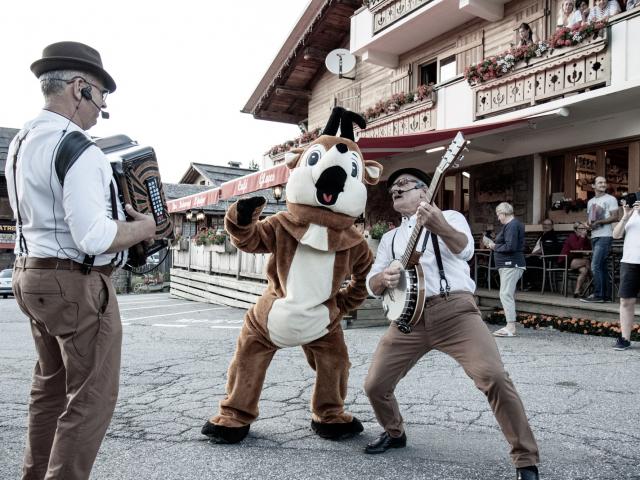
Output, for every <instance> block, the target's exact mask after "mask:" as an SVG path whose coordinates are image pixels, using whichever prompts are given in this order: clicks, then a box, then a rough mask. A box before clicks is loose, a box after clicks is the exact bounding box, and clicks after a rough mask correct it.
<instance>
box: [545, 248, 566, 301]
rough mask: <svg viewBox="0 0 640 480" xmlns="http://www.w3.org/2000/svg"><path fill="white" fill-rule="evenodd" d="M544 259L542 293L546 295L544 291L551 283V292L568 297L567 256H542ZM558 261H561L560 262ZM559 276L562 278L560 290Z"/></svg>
mask: <svg viewBox="0 0 640 480" xmlns="http://www.w3.org/2000/svg"><path fill="white" fill-rule="evenodd" d="M540 258H541V259H542V288H541V290H540V293H544V289H545V287H546V285H547V281H548V283H549V289H550V290H551V292H553V293H555V292H556V290H557V291H558V293H560V292H562V294H563V295H564V296H565V297H566V296H567V279H568V276H567V256H566V255H541V256H540ZM558 260H561V261H560V262H558ZM558 276H559V277H560V288H558Z"/></svg>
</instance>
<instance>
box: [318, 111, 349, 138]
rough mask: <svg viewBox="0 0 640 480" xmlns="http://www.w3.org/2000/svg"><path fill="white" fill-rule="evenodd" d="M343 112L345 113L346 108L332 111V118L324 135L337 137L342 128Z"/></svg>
mask: <svg viewBox="0 0 640 480" xmlns="http://www.w3.org/2000/svg"><path fill="white" fill-rule="evenodd" d="M342 112H344V108H342V107H333V110H332V111H331V116H330V117H329V120H327V124H326V125H325V127H324V130H322V135H331V136H334V137H335V136H336V134H337V133H338V127H340V120H341V119H342Z"/></svg>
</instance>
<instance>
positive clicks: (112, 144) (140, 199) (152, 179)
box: [95, 135, 174, 270]
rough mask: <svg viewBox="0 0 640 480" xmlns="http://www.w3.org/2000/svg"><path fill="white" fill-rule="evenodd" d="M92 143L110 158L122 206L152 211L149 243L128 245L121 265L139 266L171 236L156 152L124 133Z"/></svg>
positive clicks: (146, 212) (167, 242)
mask: <svg viewBox="0 0 640 480" xmlns="http://www.w3.org/2000/svg"><path fill="white" fill-rule="evenodd" d="M95 143H96V145H98V147H99V148H100V149H101V150H102V151H103V152H104V153H105V154H106V155H107V156H108V157H109V159H110V161H111V169H112V170H113V176H114V178H115V179H116V182H117V183H118V190H119V194H118V196H119V200H120V203H121V204H122V205H123V208H124V205H125V204H127V203H129V204H131V206H132V207H133V209H134V210H135V211H137V212H139V213H144V214H148V213H150V214H152V215H153V218H154V220H155V222H156V234H155V236H154V241H153V244H151V245H150V244H148V243H147V242H141V243H138V244H136V245H134V246H132V247H131V248H129V252H128V254H129V255H128V256H129V258H128V260H127V264H126V265H125V266H124V267H123V268H124V269H125V270H131V269H133V268H138V267H142V266H143V265H145V264H146V263H147V258H148V257H149V256H150V255H153V254H154V253H156V252H158V251H159V250H162V249H163V248H167V247H168V245H169V240H172V239H173V238H174V235H173V225H172V222H171V217H170V216H169V212H168V210H167V202H166V200H165V197H164V191H163V189H162V181H161V180H160V171H159V170H158V161H157V159H156V154H155V152H154V150H153V148H151V147H143V146H139V145H138V144H137V143H136V142H134V141H133V140H131V139H130V138H129V137H127V136H126V135H116V136H113V137H105V138H101V139H98V140H96V141H95Z"/></svg>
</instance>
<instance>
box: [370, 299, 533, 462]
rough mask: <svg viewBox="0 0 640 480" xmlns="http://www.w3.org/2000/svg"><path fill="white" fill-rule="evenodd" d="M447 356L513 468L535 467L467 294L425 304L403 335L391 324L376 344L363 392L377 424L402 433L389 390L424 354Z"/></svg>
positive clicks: (518, 404)
mask: <svg viewBox="0 0 640 480" xmlns="http://www.w3.org/2000/svg"><path fill="white" fill-rule="evenodd" d="M432 349H436V350H439V351H441V352H443V353H446V354H447V355H450V356H451V357H453V358H454V359H455V360H456V361H457V362H458V363H459V364H460V365H461V366H462V368H463V369H464V371H465V373H466V374H467V375H468V376H469V377H470V378H471V379H472V380H473V381H474V383H475V384H476V387H478V389H479V390H480V391H481V392H482V393H484V394H485V395H486V397H487V400H488V401H489V405H490V406H491V409H492V410H493V413H494V415H495V417H496V420H497V422H498V424H499V425H500V428H501V429H502V432H503V433H504V436H505V437H506V439H507V441H508V442H509V444H510V445H511V460H512V461H513V463H514V465H515V466H516V467H526V466H529V465H535V464H537V463H538V461H539V457H538V446H537V444H536V441H535V438H534V436H533V433H532V431H531V428H530V427H529V422H528V420H527V416H526V414H525V411H524V406H523V405H522V401H521V400H520V397H519V396H518V393H517V392H516V389H515V387H514V386H513V383H512V381H511V379H510V378H509V374H508V373H507V372H506V371H505V369H504V365H503V363H502V359H501V358H500V353H499V352H498V348H497V346H496V343H495V340H494V339H493V337H492V336H491V334H490V333H489V329H488V328H487V326H486V325H485V323H484V322H483V321H482V318H481V316H480V312H479V311H478V308H477V306H476V303H475V301H474V298H473V295H472V294H470V293H467V292H462V293H452V294H451V295H450V296H449V299H448V300H445V299H443V298H442V297H440V296H437V297H431V298H429V299H427V303H426V306H425V312H424V314H423V317H422V319H421V320H420V321H419V323H418V324H417V325H416V326H415V327H414V328H413V331H412V332H411V333H410V334H408V335H406V334H404V333H401V332H400V331H399V330H398V328H397V327H396V326H395V325H391V326H390V327H389V329H388V330H387V332H386V333H385V335H384V336H383V337H382V339H381V340H380V342H379V343H378V347H377V349H376V352H375V354H374V356H373V360H372V362H371V366H370V367H369V373H368V374H367V378H366V380H365V387H364V388H365V391H366V393H367V396H368V397H369V401H370V402H371V405H372V407H373V410H374V412H375V414H376V418H377V419H378V422H379V423H380V425H381V426H382V427H383V428H384V429H385V431H386V432H388V433H389V435H391V436H392V437H399V436H401V435H402V433H403V432H404V425H403V420H402V415H401V414H400V409H399V406H398V402H397V400H396V397H395V395H394V390H395V388H396V385H397V384H398V382H399V381H400V380H401V379H402V378H403V377H404V376H405V375H406V374H407V372H408V371H409V370H410V369H411V368H412V367H413V366H414V365H415V364H416V362H417V361H418V360H419V359H420V358H421V357H422V356H423V355H425V354H426V353H428V352H429V351H430V350H432Z"/></svg>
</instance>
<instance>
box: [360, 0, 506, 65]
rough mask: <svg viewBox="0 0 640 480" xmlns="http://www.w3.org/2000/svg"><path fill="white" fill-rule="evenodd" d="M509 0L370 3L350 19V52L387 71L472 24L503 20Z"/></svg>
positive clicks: (385, 0) (386, 0)
mask: <svg viewBox="0 0 640 480" xmlns="http://www.w3.org/2000/svg"><path fill="white" fill-rule="evenodd" d="M505 3H507V0H371V1H369V2H368V7H366V8H365V7H363V8H362V9H360V10H359V11H358V12H356V14H355V15H354V16H353V17H352V18H351V45H350V49H351V52H352V53H354V54H356V55H360V56H362V59H363V60H364V61H366V62H369V63H373V64H376V65H381V66H384V67H388V68H395V67H397V66H398V57H399V56H400V55H402V54H403V53H405V52H408V51H410V50H412V49H413V48H415V47H418V46H419V45H422V44H424V43H426V42H428V41H430V40H433V39H435V38H437V37H439V36H441V35H443V34H445V33H446V32H448V31H450V30H452V29H454V28H456V27H458V26H460V25H463V24H465V23H466V22H468V21H470V20H473V19H474V18H478V17H479V18H483V19H485V20H489V21H496V20H499V19H501V18H502V17H503V14H504V4H505Z"/></svg>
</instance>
